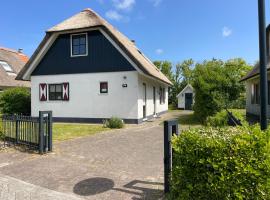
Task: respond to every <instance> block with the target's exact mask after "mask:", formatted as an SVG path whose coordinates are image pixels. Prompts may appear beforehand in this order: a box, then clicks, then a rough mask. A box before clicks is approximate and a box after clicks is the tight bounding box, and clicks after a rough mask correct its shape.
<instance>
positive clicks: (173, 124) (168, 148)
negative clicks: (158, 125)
mask: <svg viewBox="0 0 270 200" xmlns="http://www.w3.org/2000/svg"><path fill="white" fill-rule="evenodd" d="M173 134H176V135H179V132H178V121H177V120H172V121H165V122H164V192H165V193H168V192H170V174H171V171H172V144H171V139H172V135H173Z"/></svg>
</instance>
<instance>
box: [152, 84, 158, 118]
mask: <svg viewBox="0 0 270 200" xmlns="http://www.w3.org/2000/svg"><path fill="white" fill-rule="evenodd" d="M153 103H154V113H153V114H154V115H156V113H157V112H156V88H155V87H153Z"/></svg>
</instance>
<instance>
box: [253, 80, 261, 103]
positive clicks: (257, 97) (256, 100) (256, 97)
mask: <svg viewBox="0 0 270 200" xmlns="http://www.w3.org/2000/svg"><path fill="white" fill-rule="evenodd" d="M251 103H252V104H260V85H259V84H258V83H256V84H252V86H251Z"/></svg>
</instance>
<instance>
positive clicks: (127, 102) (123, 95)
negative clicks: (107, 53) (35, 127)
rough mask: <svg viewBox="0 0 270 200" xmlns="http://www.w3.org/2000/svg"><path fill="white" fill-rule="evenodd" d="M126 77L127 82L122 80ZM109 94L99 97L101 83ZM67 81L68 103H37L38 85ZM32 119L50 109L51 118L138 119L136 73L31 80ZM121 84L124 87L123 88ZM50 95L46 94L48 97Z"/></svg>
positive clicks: (50, 76) (38, 77) (64, 76)
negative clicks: (114, 117) (106, 86)
mask: <svg viewBox="0 0 270 200" xmlns="http://www.w3.org/2000/svg"><path fill="white" fill-rule="evenodd" d="M124 76H126V79H124ZM102 81H107V82H108V94H100V82H102ZM63 82H69V87H70V89H69V93H70V95H69V98H70V99H69V101H49V100H47V101H45V102H42V101H40V100H39V84H40V83H47V84H54V83H63ZM31 84H32V88H31V101H32V105H31V108H32V116H38V112H39V111H40V110H41V111H42V110H52V111H53V116H54V117H72V118H110V117H112V116H116V117H119V118H124V119H138V90H139V89H138V72H135V71H132V72H109V73H89V74H70V75H49V76H32V77H31ZM122 84H127V85H128V87H127V88H123V87H122ZM48 96H49V95H48Z"/></svg>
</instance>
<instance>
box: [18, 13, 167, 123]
mask: <svg viewBox="0 0 270 200" xmlns="http://www.w3.org/2000/svg"><path fill="white" fill-rule="evenodd" d="M17 79H21V80H31V104H32V105H31V109H32V111H31V112H32V116H38V112H39V111H42V110H52V111H53V116H54V121H59V122H89V123H92V122H94V123H100V122H102V121H103V119H107V118H110V117H112V116H115V117H119V118H121V119H123V120H124V121H125V122H126V123H140V122H142V121H143V120H146V119H149V118H152V117H155V116H157V115H160V114H162V113H164V112H166V111H167V110H168V87H169V86H170V85H171V82H170V81H169V80H168V78H167V77H166V76H165V75H164V74H162V73H161V71H160V70H159V69H157V68H156V67H155V66H154V64H153V63H152V62H151V61H150V60H149V59H148V58H147V57H146V56H145V55H144V54H143V53H142V52H141V51H140V50H139V49H138V48H137V47H136V45H135V44H134V42H132V41H131V40H129V39H128V38H127V37H126V36H124V35H123V34H122V33H120V32H119V31H118V30H117V29H116V28H114V27H113V26H112V25H111V24H109V23H108V22H107V21H105V20H104V19H103V18H101V17H100V16H99V15H98V14H96V13H95V12H94V11H92V10H90V9H85V10H83V11H81V12H80V13H78V14H76V15H74V16H72V17H71V18H69V19H67V20H65V21H63V22H61V23H60V24H58V25H56V26H54V27H52V28H50V29H49V30H47V31H46V35H45V37H44V39H43V41H42V42H41V43H40V45H39V47H38V48H37V50H36V51H35V52H34V54H33V56H32V57H31V58H30V60H29V62H28V63H27V64H26V65H25V67H24V68H23V69H22V71H21V72H20V73H19V75H18V76H17Z"/></svg>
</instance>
